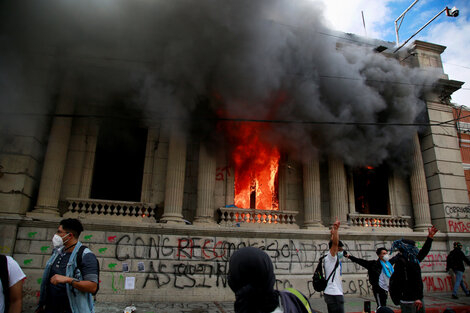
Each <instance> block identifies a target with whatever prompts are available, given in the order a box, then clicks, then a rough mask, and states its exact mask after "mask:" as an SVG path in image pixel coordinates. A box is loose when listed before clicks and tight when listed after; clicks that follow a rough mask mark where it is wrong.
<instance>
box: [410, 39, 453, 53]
mask: <svg viewBox="0 0 470 313" xmlns="http://www.w3.org/2000/svg"><path fill="white" fill-rule="evenodd" d="M446 48H447V47H445V46H441V45H437V44H434V43H429V42H425V41H421V40H415V41H414V42H413V47H412V48H411V50H412V51H414V50H425V51H430V52H434V53H438V54H441V53H442V52H444V50H445V49H446Z"/></svg>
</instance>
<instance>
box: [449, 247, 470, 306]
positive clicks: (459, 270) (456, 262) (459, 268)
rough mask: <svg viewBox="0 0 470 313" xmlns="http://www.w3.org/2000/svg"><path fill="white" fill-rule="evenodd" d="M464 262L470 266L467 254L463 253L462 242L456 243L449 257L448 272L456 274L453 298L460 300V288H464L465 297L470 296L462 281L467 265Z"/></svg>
mask: <svg viewBox="0 0 470 313" xmlns="http://www.w3.org/2000/svg"><path fill="white" fill-rule="evenodd" d="M463 262H465V263H467V265H470V262H469V261H468V259H467V257H466V256H465V254H464V253H463V252H462V244H461V243H460V242H454V250H452V251H451V252H450V253H449V255H448V256H447V266H446V272H449V271H450V270H452V271H453V272H454V274H455V284H454V290H453V291H452V298H454V299H458V298H459V297H457V291H459V286H461V287H462V290H463V291H464V292H465V295H467V297H468V296H470V293H469V291H468V290H467V288H465V283H464V281H463V280H462V277H463V272H465V265H464V264H463Z"/></svg>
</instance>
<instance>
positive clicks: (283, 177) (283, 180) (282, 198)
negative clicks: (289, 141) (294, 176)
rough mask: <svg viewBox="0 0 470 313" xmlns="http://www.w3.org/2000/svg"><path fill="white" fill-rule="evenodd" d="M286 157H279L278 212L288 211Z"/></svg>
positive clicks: (287, 161)
mask: <svg viewBox="0 0 470 313" xmlns="http://www.w3.org/2000/svg"><path fill="white" fill-rule="evenodd" d="M288 164H289V159H288V156H285V157H281V159H280V160H279V169H278V171H279V172H278V196H279V211H288V207H287V185H288V176H289V175H288V174H289V173H288Z"/></svg>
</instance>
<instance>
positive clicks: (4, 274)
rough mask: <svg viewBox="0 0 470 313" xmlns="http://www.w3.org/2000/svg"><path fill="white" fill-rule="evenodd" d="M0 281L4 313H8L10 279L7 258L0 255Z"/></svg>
mask: <svg viewBox="0 0 470 313" xmlns="http://www.w3.org/2000/svg"><path fill="white" fill-rule="evenodd" d="M0 279H1V280H2V287H3V296H4V299H5V312H8V307H9V304H10V303H9V302H10V277H9V275H8V261H7V257H6V256H5V255H3V254H0Z"/></svg>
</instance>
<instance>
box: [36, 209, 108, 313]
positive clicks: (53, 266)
mask: <svg viewBox="0 0 470 313" xmlns="http://www.w3.org/2000/svg"><path fill="white" fill-rule="evenodd" d="M82 231H83V226H82V224H81V223H80V221H79V220H77V219H73V218H69V219H65V220H62V221H61V222H60V225H59V227H58V229H57V232H56V234H55V235H54V237H53V238H52V245H53V247H54V250H53V252H52V256H51V258H50V259H49V260H48V261H47V264H46V268H45V270H44V274H43V278H42V283H41V292H40V299H39V305H38V308H37V309H36V313H42V312H43V313H91V312H94V302H93V296H92V295H94V294H96V292H97V291H98V282H99V264H98V260H97V259H96V256H95V255H94V254H93V253H92V252H91V251H90V249H88V248H87V247H85V246H84V245H82V243H81V242H80V241H79V240H78V237H79V236H80V233H81V232H82Z"/></svg>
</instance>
